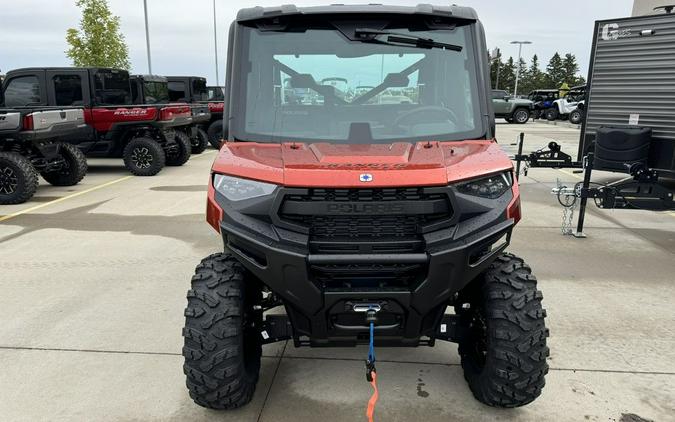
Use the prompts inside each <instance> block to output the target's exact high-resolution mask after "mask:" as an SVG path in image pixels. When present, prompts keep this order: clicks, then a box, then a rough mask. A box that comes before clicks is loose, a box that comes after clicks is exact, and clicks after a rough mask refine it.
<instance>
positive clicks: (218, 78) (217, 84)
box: [213, 0, 220, 86]
mask: <svg viewBox="0 0 675 422" xmlns="http://www.w3.org/2000/svg"><path fill="white" fill-rule="evenodd" d="M217 34H218V32H217V31H216V0H213V49H214V50H213V51H214V52H215V55H216V86H220V76H219V75H218V35H217Z"/></svg>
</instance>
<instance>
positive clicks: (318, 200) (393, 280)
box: [279, 188, 453, 288]
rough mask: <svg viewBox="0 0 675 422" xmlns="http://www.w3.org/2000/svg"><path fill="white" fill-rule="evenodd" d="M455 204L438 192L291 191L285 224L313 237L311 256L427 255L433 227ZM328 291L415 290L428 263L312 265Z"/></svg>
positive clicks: (282, 209) (283, 207)
mask: <svg viewBox="0 0 675 422" xmlns="http://www.w3.org/2000/svg"><path fill="white" fill-rule="evenodd" d="M452 215H453V212H452V206H451V204H450V200H449V197H448V195H447V194H446V193H445V192H444V191H443V190H442V189H438V188H383V189H306V190H303V191H298V192H292V193H290V192H289V193H287V194H286V195H285V196H284V199H283V202H282V204H281V207H280V210H279V217H280V219H281V220H282V221H284V222H286V223H289V224H290V225H292V226H295V227H301V228H303V229H304V230H305V231H306V232H307V233H308V234H309V249H310V251H309V252H310V254H409V253H420V252H424V250H425V244H424V238H423V233H424V231H425V228H427V227H429V226H430V225H432V224H433V225H434V226H436V225H439V224H440V225H443V224H444V223H445V222H447V223H448V224H449V222H450V220H451V219H452ZM310 272H311V274H312V276H313V278H314V280H315V281H316V282H317V283H318V284H320V285H321V286H322V287H324V288H328V287H339V286H340V285H341V286H342V287H347V286H352V287H353V285H354V283H357V284H358V285H359V286H361V287H382V284H383V283H384V284H386V285H388V286H400V287H406V286H410V285H411V284H412V283H413V282H414V281H415V280H416V278H417V277H418V276H419V275H420V274H423V275H425V273H426V265H422V264H420V265H398V264H391V265H389V264H386V265H385V264H373V265H363V264H359V265H352V264H349V263H346V264H336V265H332V266H325V265H324V266H316V265H312V266H311V268H310Z"/></svg>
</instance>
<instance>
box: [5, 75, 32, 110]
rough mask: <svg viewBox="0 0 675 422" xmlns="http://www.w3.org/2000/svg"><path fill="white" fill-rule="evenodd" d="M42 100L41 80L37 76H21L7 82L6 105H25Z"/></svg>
mask: <svg viewBox="0 0 675 422" xmlns="http://www.w3.org/2000/svg"><path fill="white" fill-rule="evenodd" d="M40 101H41V99H40V82H39V81H38V78H37V76H19V77H18V78H14V79H11V80H10V81H9V83H8V84H7V88H6V89H5V107H23V106H27V105H29V104H34V103H40Z"/></svg>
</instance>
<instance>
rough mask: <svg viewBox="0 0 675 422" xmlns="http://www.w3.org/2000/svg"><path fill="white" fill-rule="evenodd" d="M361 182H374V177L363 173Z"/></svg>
mask: <svg viewBox="0 0 675 422" xmlns="http://www.w3.org/2000/svg"><path fill="white" fill-rule="evenodd" d="M359 180H360V181H362V182H372V181H373V175H372V174H370V173H363V174H361V175H360V176H359Z"/></svg>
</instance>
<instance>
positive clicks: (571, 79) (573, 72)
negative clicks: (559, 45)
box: [562, 53, 583, 86]
mask: <svg viewBox="0 0 675 422" xmlns="http://www.w3.org/2000/svg"><path fill="white" fill-rule="evenodd" d="M562 68H563V81H564V82H567V83H568V84H569V85H570V86H574V85H577V84H578V83H579V79H583V78H580V77H579V76H578V72H579V65H578V64H577V58H576V57H575V56H574V54H570V53H567V54H565V58H564V59H563V61H562Z"/></svg>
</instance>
